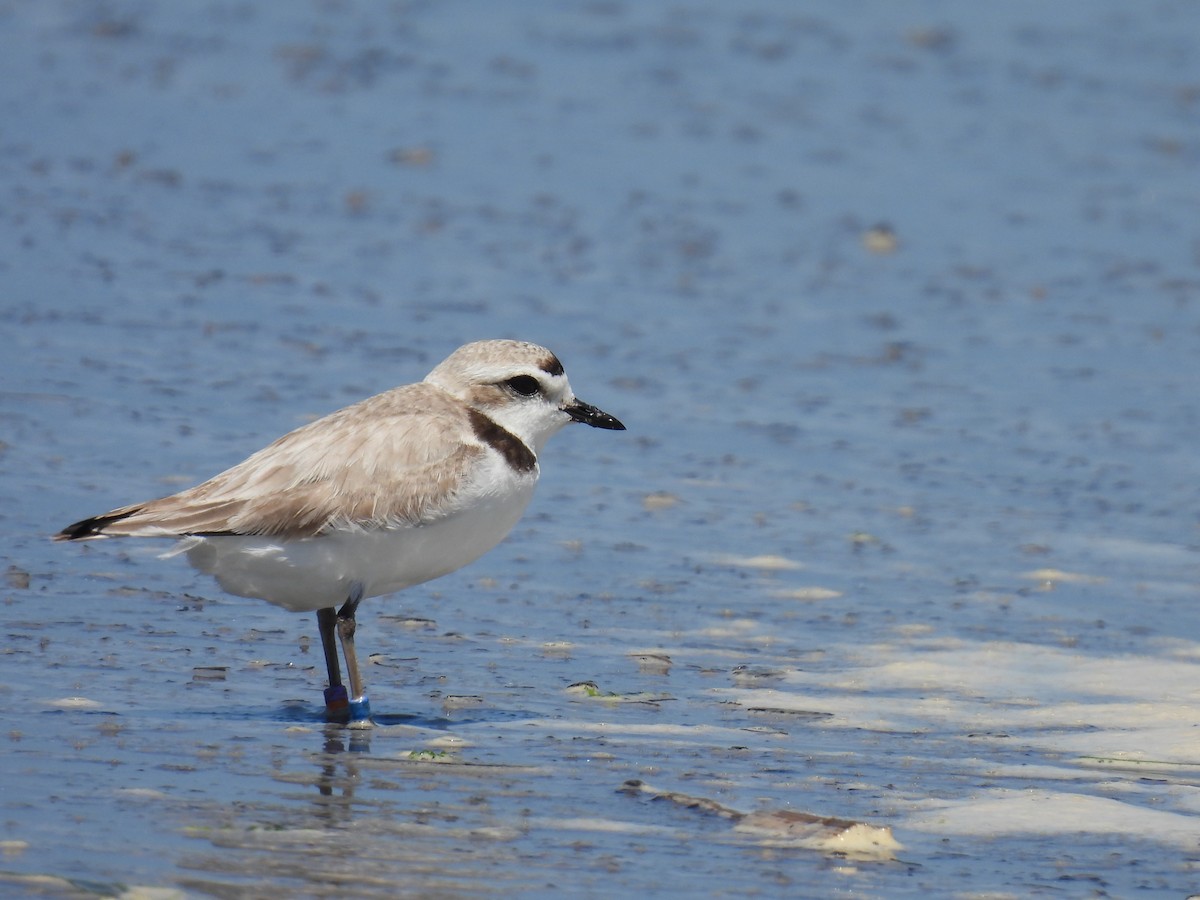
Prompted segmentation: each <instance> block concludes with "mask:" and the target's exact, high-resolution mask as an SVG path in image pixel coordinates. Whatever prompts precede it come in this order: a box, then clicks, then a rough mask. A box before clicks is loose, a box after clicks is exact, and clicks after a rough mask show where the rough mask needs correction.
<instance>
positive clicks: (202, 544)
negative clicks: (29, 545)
mask: <svg viewBox="0 0 1200 900" xmlns="http://www.w3.org/2000/svg"><path fill="white" fill-rule="evenodd" d="M570 422H583V423H585V424H587V425H591V426H593V427H595V428H607V429H611V430H615V431H623V430H624V429H625V426H624V425H622V424H621V423H620V422H619V421H618V420H617V419H615V418H614V417H613V416H610V415H609V414H608V413H606V412H602V411H601V410H599V409H597V408H596V407H594V406H590V405H589V404H587V403H584V402H583V401H581V400H579V399H578V398H577V397H576V396H575V394H574V393H573V392H572V390H571V385H570V384H569V382H568V381H567V376H566V374H565V372H564V371H563V367H562V363H560V362H559V361H558V357H556V356H555V355H554V354H553V353H551V352H550V351H549V350H547V349H546V348H545V347H539V346H538V345H536V344H528V343H522V342H519V341H502V340H494V341H477V342H475V343H471V344H466V345H464V346H462V347H460V348H458V349H457V350H456V351H454V352H453V353H452V354H450V356H449V357H447V358H446V359H445V360H444V361H443V362H442V363H441V364H440V365H438V366H437V367H436V368H435V369H434V370H433V371H432V372H430V373H429V374H428V375H427V376H426V377H425V380H424V381H421V382H418V383H416V384H408V385H403V386H401V387H397V388H393V389H392V390H389V391H384V392H383V393H382V394H377V395H375V396H374V397H370V398H368V399H366V400H362V401H360V402H358V403H355V404H353V405H351V406H347V407H346V408H344V409H341V410H338V411H337V412H334V413H331V414H330V415H327V416H325V417H324V418H321V419H318V420H316V421H314V422H311V423H309V424H308V425H305V426H303V427H301V428H297V429H296V430H295V431H292V432H290V433H288V434H286V435H284V436H283V437H281V438H279V440H277V441H275V442H274V443H273V444H270V445H269V446H267V447H265V448H263V449H262V450H259V451H258V452H257V453H255V454H253V455H252V456H250V457H249V458H247V459H246V460H244V461H243V462H241V463H238V464H237V465H236V466H234V467H233V468H231V469H227V470H226V471H224V472H222V473H221V474H219V475H216V476H214V477H213V478H210V479H209V480H208V481H205V482H203V483H201V484H198V485H196V486H195V487H192V488H188V489H187V490H185V491H181V492H179V493H178V494H172V495H171V496H169V497H163V498H161V499H158V500H150V501H148V502H145V503H135V504H132V505H131V506H122V507H120V508H119V509H114V510H112V511H110V512H106V513H103V514H102V515H98V516H93V517H91V518H88V519H83V520H81V521H79V522H76V523H74V524H73V525H68V526H67V527H66V528H64V529H63V530H62V531H61V532H59V533H58V534H57V535H55V540H60V541H85V540H93V539H98V538H112V537H158V538H176V539H178V543H177V545H176V547H175V548H174V549H173V550H172V551H170V553H168V554H167V555H173V554H175V553H186V554H187V558H188V561H189V562H190V563H191V564H192V565H193V566H195V567H196V568H197V569H199V570H200V571H202V572H206V573H208V574H210V575H212V576H214V577H215V578H216V580H217V582H218V583H219V584H220V585H221V587H222V588H223V589H225V590H226V591H228V592H229V593H231V594H237V595H239V596H242V597H257V598H260V599H263V600H266V601H268V602H270V603H274V604H276V605H277V606H282V607H284V608H286V609H289V610H292V611H294V612H309V611H316V614H317V627H318V630H319V633H320V635H321V647H322V649H323V650H324V655H325V665H326V669H327V672H328V677H329V687H328V688H326V690H325V703H326V709H327V711H328V714H329V716H330V718H333V719H347V718H348V719H351V720H364V719H367V718H369V716H370V703H369V701H368V699H367V696H366V693H365V690H364V687H363V680H362V676H361V674H360V672H359V667H358V657H357V654H356V652H355V645H354V632H355V613H356V612H357V610H358V605H359V603H361V602H362V601H363V600H365V599H366V598H368V597H378V596H381V595H384V594H390V593H392V592H394V591H398V590H401V589H403V588H407V587H411V586H413V585H416V584H421V583H422V582H425V581H429V580H431V579H433V578H438V577H440V576H442V575H446V574H448V573H450V572H453V571H455V570H457V569H460V568H462V567H463V566H465V565H466V564H467V563H469V562H472V561H473V560H475V559H477V558H478V557H479V556H481V555H482V554H484V553H485V552H487V551H488V550H490V549H491V548H492V547H494V546H495V545H496V544H498V543H499V542H500V541H501V540H502V539H503V538H504V537H505V535H507V534H508V532H509V531H510V530H511V529H512V527H513V526H514V525H515V524H516V523H517V520H518V519H520V517H521V514H522V513H523V512H524V511H525V507H526V506H527V505H528V504H529V500H530V498H531V497H532V496H533V489H534V485H535V484H536V483H537V480H538V472H539V465H538V456H539V455H540V454H541V452H542V448H543V446H545V443H546V441H547V440H548V439H549V437H550V436H551V435H552V434H554V433H555V432H556V431H558V430H559V429H560V428H562V427H563V426H565V425H567V424H568V423H570ZM335 632H336V634H337V639H338V640H340V642H341V645H342V656H343V657H344V660H345V664H346V672H347V675H348V677H349V680H350V689H349V692H347V689H346V687H345V685H344V684H343V682H342V676H341V668H340V665H339V660H338V651H337V642H336V641H335V638H334V634H335Z"/></svg>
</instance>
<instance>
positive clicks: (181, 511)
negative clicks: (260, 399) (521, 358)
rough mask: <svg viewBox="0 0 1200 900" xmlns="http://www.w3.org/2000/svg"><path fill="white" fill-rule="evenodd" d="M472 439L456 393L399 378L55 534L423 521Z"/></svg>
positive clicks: (442, 504)
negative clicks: (174, 487)
mask: <svg viewBox="0 0 1200 900" xmlns="http://www.w3.org/2000/svg"><path fill="white" fill-rule="evenodd" d="M464 438H467V439H468V441H469V442H468V443H464ZM472 438H473V435H472V431H471V427H470V424H469V423H468V421H467V419H466V415H465V413H464V412H463V408H462V407H461V406H460V405H458V403H457V402H456V401H454V400H453V399H452V398H451V397H449V396H448V395H447V394H445V393H444V392H443V391H441V390H440V389H439V388H436V387H433V386H432V385H428V384H414V385H407V386H405V387H401V388H396V389H395V390H392V391H388V392H386V393H383V394H379V395H377V396H375V397H371V398H369V399H367V400H363V401H362V402H360V403H356V404H354V405H353V406H348V407H346V408H345V409H342V410H339V411H338V412H335V413H333V414H331V415H329V416H326V417H325V418H323V419H318V420H317V421H315V422H312V423H310V424H308V425H305V426H304V427H302V428H298V429H296V430H295V431H292V432H290V433H289V434H286V435H284V436H283V437H281V438H280V439H279V440H277V441H275V442H274V443H273V444H271V445H269V446H267V447H265V448H263V449H262V450H260V451H258V452H257V453H255V454H254V455H253V456H251V457H249V458H248V459H246V460H245V461H244V462H242V463H239V464H238V465H236V466H234V467H233V468H231V469H228V470H226V471H224V472H222V473H221V474H220V475H217V476H215V477H213V478H210V479H209V480H208V481H205V482H204V483H203V484H198V485H196V486H195V487H193V488H189V489H188V490H186V491H182V492H180V493H178V494H173V495H171V496H170V497H163V498H162V499H160V500H151V501H150V502H148V503H141V504H135V505H133V506H126V507H122V508H121V509H115V510H113V511H111V512H108V513H105V514H104V515H101V516H96V517H94V518H91V519H84V520H83V521H80V522H76V523H75V524H73V525H70V526H68V527H67V528H64V529H63V530H62V532H60V533H59V534H58V535H57V536H56V537H57V539H58V540H82V539H87V538H96V537H108V536H120V535H134V536H167V535H203V534H210V535H211V534H262V535H278V536H281V537H311V536H314V535H317V534H320V533H321V532H323V531H325V530H328V529H329V528H332V527H336V526H339V525H342V526H345V525H354V526H358V527H363V528H372V527H380V526H383V525H385V524H416V523H418V522H422V521H429V520H432V519H436V518H438V517H440V516H441V515H443V514H444V513H445V512H447V511H448V510H449V509H452V508H453V504H454V499H455V494H456V488H457V487H458V485H459V484H461V482H462V479H463V476H464V474H465V472H466V471H467V469H468V467H469V466H470V464H471V462H472V461H473V460H474V459H475V458H476V457H477V456H478V455H479V454H480V453H481V452H482V450H481V448H480V446H479V444H478V442H476V441H474V440H473V439H472Z"/></svg>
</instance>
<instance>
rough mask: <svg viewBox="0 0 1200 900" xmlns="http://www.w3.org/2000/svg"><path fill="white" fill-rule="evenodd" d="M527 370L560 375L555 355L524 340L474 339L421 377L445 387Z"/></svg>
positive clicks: (544, 375)
mask: <svg viewBox="0 0 1200 900" xmlns="http://www.w3.org/2000/svg"><path fill="white" fill-rule="evenodd" d="M521 373H528V374H531V375H534V376H535V377H537V378H538V379H539V380H543V381H545V380H554V379H556V378H558V377H561V376H562V375H563V367H562V363H560V362H559V361H558V357H557V356H555V355H554V354H553V353H551V352H550V351H549V350H547V349H546V348H545V347H541V346H539V345H537V344H529V343H525V342H524V341H475V342H474V343H471V344H464V345H463V346H461V347H459V348H458V349H457V350H455V351H454V352H453V353H451V354H450V355H449V356H448V357H446V359H444V360H443V361H442V362H441V363H440V364H438V366H437V367H436V368H435V369H434V370H433V371H432V372H430V373H429V374H428V375H427V376H426V377H425V380H426V381H428V382H431V383H433V384H437V385H440V386H442V387H445V388H451V389H452V388H461V387H465V386H467V385H470V384H481V383H482V384H487V383H493V382H497V381H501V380H503V379H505V378H511V377H512V376H513V375H517V374H521Z"/></svg>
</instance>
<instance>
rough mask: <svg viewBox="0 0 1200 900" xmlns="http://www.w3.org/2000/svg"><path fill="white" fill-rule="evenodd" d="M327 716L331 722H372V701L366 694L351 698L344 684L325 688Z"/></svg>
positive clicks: (356, 723) (359, 723) (357, 723)
mask: <svg viewBox="0 0 1200 900" xmlns="http://www.w3.org/2000/svg"><path fill="white" fill-rule="evenodd" d="M325 717H326V718H327V719H329V721H331V722H348V723H350V724H351V725H361V724H363V723H366V724H370V721H371V701H370V699H369V698H368V697H366V696H365V695H363V696H361V697H354V698H351V697H350V695H349V694H348V693H347V691H346V686H345V685H344V684H335V685H333V686H332V687H327V688H325Z"/></svg>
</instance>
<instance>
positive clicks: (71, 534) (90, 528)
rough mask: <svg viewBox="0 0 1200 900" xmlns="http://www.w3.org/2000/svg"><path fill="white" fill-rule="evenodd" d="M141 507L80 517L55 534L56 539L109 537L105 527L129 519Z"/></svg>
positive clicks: (76, 539)
mask: <svg viewBox="0 0 1200 900" xmlns="http://www.w3.org/2000/svg"><path fill="white" fill-rule="evenodd" d="M139 509H141V507H137V508H136V509H126V510H122V511H121V512H119V513H105V514H104V515H102V516H92V518H90V519H80V520H79V521H78V522H75V523H73V524H71V525H68V526H67V527H66V528H64V529H63V530H62V531H60V532H59V533H58V534H56V535H54V540H56V541H84V540H87V539H88V538H97V537H107V535H106V534H105V533H104V529H105V528H107V527H108V526H109V525H111V524H113V522H120V521H121V520H122V519H128V518H129V517H130V516H132V515H133V514H134V513H136V512H137V511H138V510H139Z"/></svg>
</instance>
